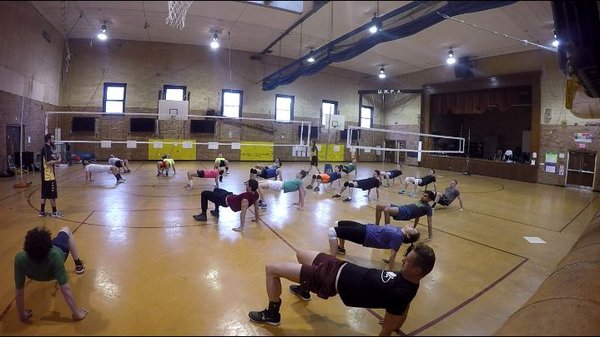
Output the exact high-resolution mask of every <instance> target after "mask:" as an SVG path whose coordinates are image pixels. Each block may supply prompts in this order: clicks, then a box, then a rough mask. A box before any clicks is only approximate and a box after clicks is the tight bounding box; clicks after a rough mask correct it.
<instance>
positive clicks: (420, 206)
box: [400, 200, 433, 219]
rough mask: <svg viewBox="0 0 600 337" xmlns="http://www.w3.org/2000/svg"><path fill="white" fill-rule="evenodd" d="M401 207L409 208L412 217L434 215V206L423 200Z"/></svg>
mask: <svg viewBox="0 0 600 337" xmlns="http://www.w3.org/2000/svg"><path fill="white" fill-rule="evenodd" d="M400 207H405V208H408V209H409V211H410V214H411V217H410V218H411V219H414V218H418V217H422V216H423V215H427V216H432V215H433V212H432V208H431V206H429V204H426V203H423V202H421V200H419V201H417V202H416V203H414V204H410V205H404V206H400Z"/></svg>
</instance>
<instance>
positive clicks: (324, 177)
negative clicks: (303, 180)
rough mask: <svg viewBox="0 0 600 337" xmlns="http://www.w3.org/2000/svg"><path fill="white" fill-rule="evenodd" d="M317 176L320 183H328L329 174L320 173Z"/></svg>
mask: <svg viewBox="0 0 600 337" xmlns="http://www.w3.org/2000/svg"><path fill="white" fill-rule="evenodd" d="M318 176H319V177H320V178H321V182H322V183H328V182H329V178H330V176H329V174H327V173H321V174H319V175H318Z"/></svg>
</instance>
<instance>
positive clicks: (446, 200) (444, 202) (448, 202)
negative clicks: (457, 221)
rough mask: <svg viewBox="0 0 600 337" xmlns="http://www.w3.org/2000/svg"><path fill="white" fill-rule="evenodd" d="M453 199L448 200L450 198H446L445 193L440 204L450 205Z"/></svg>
mask: <svg viewBox="0 0 600 337" xmlns="http://www.w3.org/2000/svg"><path fill="white" fill-rule="evenodd" d="M450 203H451V201H450V200H448V198H446V196H445V195H442V197H441V198H440V201H438V204H440V205H442V206H450Z"/></svg>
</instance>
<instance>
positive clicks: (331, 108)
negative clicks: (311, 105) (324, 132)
mask: <svg viewBox="0 0 600 337" xmlns="http://www.w3.org/2000/svg"><path fill="white" fill-rule="evenodd" d="M337 106H338V102H336V101H327V100H323V103H322V104H321V125H327V115H338V114H339V113H338V109H337Z"/></svg>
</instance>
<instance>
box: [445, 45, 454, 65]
mask: <svg viewBox="0 0 600 337" xmlns="http://www.w3.org/2000/svg"><path fill="white" fill-rule="evenodd" d="M446 63H448V64H454V63H456V59H455V58H454V52H453V51H452V47H450V50H448V58H447V59H446Z"/></svg>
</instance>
